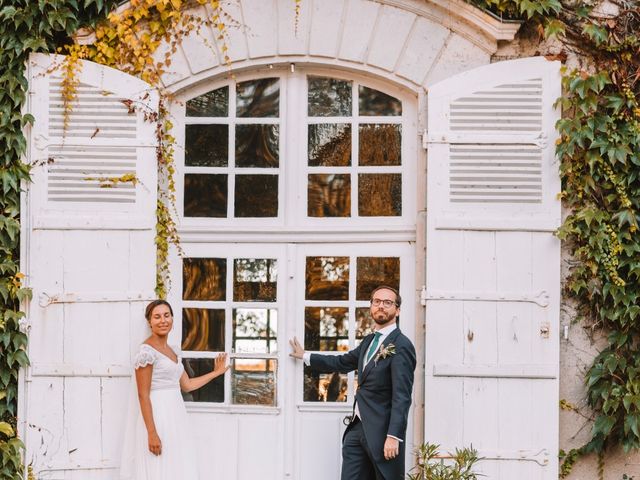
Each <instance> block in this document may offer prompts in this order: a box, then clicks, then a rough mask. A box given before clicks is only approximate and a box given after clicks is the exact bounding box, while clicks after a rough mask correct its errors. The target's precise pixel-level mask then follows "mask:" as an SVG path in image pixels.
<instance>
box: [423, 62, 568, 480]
mask: <svg viewBox="0 0 640 480" xmlns="http://www.w3.org/2000/svg"><path fill="white" fill-rule="evenodd" d="M559 69H560V64H559V62H550V61H547V60H545V59H544V58H539V57H536V58H526V59H519V60H514V61H507V62H500V63H496V64H491V65H487V66H484V67H481V68H477V69H475V70H472V71H469V72H466V73H463V74H461V75H457V76H455V77H453V78H449V79H447V80H445V81H444V82H441V83H439V84H437V85H434V86H433V87H431V88H430V89H429V94H428V109H429V111H428V126H429V130H428V135H427V137H426V139H427V142H426V143H427V149H428V167H427V178H428V183H427V276H426V278H427V284H426V290H425V292H424V293H423V296H424V300H425V302H426V325H427V332H426V380H425V389H426V391H425V437H426V440H428V441H431V442H436V443H439V444H441V445H442V448H443V450H453V448H455V447H462V446H469V445H471V444H472V445H473V447H474V448H476V449H478V450H479V451H480V455H482V456H483V457H485V460H483V461H482V462H480V464H479V469H480V471H482V473H484V474H485V475H487V478H490V479H504V480H507V479H508V480H512V479H514V478H526V479H529V480H533V479H545V480H546V479H549V480H550V479H555V478H557V466H558V465H557V453H558V370H559V356H558V349H559V331H558V329H559V302H560V298H559V296H560V243H559V241H558V240H557V238H555V237H554V235H553V232H554V231H555V229H556V228H557V227H558V226H559V225H560V202H559V200H558V199H557V194H558V193H559V192H560V180H559V176H558V168H557V163H556V160H555V154H554V152H555V138H556V131H555V122H556V121H557V119H558V116H559V113H558V111H557V110H556V109H554V106H553V104H554V102H555V100H556V99H557V98H558V97H559V96H560V73H559Z"/></svg>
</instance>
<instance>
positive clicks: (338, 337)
mask: <svg viewBox="0 0 640 480" xmlns="http://www.w3.org/2000/svg"><path fill="white" fill-rule="evenodd" d="M304 349H305V350H313V351H331V352H336V351H341V352H346V351H347V350H349V309H348V308H331V307H306V308H305V309H304Z"/></svg>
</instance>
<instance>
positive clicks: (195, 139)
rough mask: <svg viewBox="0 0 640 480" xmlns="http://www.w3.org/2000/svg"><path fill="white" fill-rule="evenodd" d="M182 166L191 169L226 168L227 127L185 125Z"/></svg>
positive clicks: (227, 148)
mask: <svg viewBox="0 0 640 480" xmlns="http://www.w3.org/2000/svg"><path fill="white" fill-rule="evenodd" d="M185 135H186V138H185V152H184V164H185V165H187V166H189V167H191V166H193V167H226V166H227V158H228V156H229V125H187V126H186V127H185Z"/></svg>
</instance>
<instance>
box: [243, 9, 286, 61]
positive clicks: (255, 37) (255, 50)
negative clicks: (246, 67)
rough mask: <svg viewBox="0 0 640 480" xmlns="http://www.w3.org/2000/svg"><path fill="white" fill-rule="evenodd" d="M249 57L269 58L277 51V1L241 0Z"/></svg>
mask: <svg viewBox="0 0 640 480" xmlns="http://www.w3.org/2000/svg"><path fill="white" fill-rule="evenodd" d="M241 2H242V16H243V18H244V21H245V28H246V35H247V44H248V47H249V57H250V58H258V57H268V56H270V55H271V53H272V52H274V51H276V50H277V32H276V27H277V25H278V18H277V16H278V10H277V8H276V0H241Z"/></svg>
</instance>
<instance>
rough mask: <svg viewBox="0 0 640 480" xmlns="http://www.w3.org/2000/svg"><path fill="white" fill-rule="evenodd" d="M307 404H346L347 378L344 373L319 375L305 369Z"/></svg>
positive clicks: (304, 393)
mask: <svg viewBox="0 0 640 480" xmlns="http://www.w3.org/2000/svg"><path fill="white" fill-rule="evenodd" d="M303 388H304V392H303V396H304V401H305V402H346V401H347V376H346V375H345V374H343V373H338V372H335V373H317V372H315V371H314V370H311V368H309V367H307V366H306V365H305V367H304V386H303Z"/></svg>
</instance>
